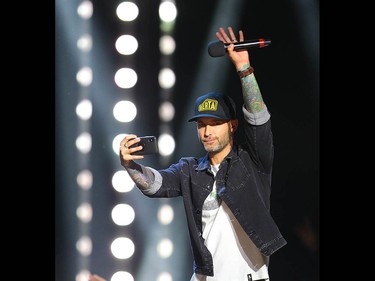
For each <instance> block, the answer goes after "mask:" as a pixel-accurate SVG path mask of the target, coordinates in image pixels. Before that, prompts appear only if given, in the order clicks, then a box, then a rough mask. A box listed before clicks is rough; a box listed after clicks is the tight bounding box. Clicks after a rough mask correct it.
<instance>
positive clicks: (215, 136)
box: [197, 117, 234, 152]
mask: <svg viewBox="0 0 375 281" xmlns="http://www.w3.org/2000/svg"><path fill="white" fill-rule="evenodd" d="M197 130H198V137H199V140H200V141H201V143H202V144H203V146H204V149H205V150H206V151H207V152H220V151H222V150H223V149H224V148H225V147H227V146H228V145H229V144H230V143H231V140H232V132H234V131H233V130H232V125H231V120H221V119H217V118H212V117H201V118H198V119H197Z"/></svg>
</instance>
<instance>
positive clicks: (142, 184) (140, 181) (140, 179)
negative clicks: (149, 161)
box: [126, 162, 154, 190]
mask: <svg viewBox="0 0 375 281" xmlns="http://www.w3.org/2000/svg"><path fill="white" fill-rule="evenodd" d="M126 171H127V172H128V174H129V176H130V177H131V179H132V180H133V181H134V183H135V184H136V185H137V186H138V187H139V188H141V189H144V190H145V189H149V188H151V185H152V183H153V180H154V179H153V178H151V177H150V176H149V175H148V174H147V173H144V172H143V169H142V167H141V166H140V165H139V164H136V163H135V162H133V163H132V165H131V166H129V167H126Z"/></svg>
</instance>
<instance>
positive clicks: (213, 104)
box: [198, 99, 219, 112]
mask: <svg viewBox="0 0 375 281" xmlns="http://www.w3.org/2000/svg"><path fill="white" fill-rule="evenodd" d="M218 104H219V102H218V101H217V100H213V99H205V100H204V101H203V102H202V103H201V104H200V105H198V112H201V111H217V106H218Z"/></svg>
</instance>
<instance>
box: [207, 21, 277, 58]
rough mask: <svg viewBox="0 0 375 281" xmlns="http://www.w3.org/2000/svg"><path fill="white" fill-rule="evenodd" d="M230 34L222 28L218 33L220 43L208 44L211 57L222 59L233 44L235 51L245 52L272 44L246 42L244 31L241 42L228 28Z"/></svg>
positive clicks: (240, 32)
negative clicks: (245, 50)
mask: <svg viewBox="0 0 375 281" xmlns="http://www.w3.org/2000/svg"><path fill="white" fill-rule="evenodd" d="M228 33H229V36H230V37H229V36H228V35H227V33H226V32H225V30H224V28H222V27H221V28H220V32H216V37H217V39H219V40H218V41H213V42H211V43H209V44H208V54H209V55H210V56H211V57H221V56H224V55H225V52H227V51H228V50H227V48H228V47H229V46H230V45H231V44H233V45H234V47H233V50H234V51H237V50H244V49H250V48H263V47H266V46H268V45H270V44H271V40H269V39H267V40H266V39H254V40H247V41H245V40H244V35H243V32H242V30H240V31H239V42H238V41H237V39H236V35H235V34H234V32H233V29H232V27H230V26H229V27H228Z"/></svg>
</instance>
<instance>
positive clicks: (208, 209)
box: [190, 165, 269, 281]
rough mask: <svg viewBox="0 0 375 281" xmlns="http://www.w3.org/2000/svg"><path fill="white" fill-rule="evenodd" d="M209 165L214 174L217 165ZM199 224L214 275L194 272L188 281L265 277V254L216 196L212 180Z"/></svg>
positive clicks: (221, 280) (236, 280) (266, 275)
mask: <svg viewBox="0 0 375 281" xmlns="http://www.w3.org/2000/svg"><path fill="white" fill-rule="evenodd" d="M211 168H212V171H213V173H214V175H216V173H217V171H218V168H219V165H215V166H211ZM202 227H203V234H202V235H203V238H204V239H205V245H206V246H207V248H208V250H209V251H210V253H211V254H212V258H213V263H214V276H204V275H200V274H195V273H194V274H193V276H192V277H191V280H190V281H249V280H253V281H254V280H258V279H266V278H269V277H268V261H269V259H268V257H266V256H264V255H262V254H261V253H260V252H259V250H258V249H257V248H256V247H255V245H254V243H253V242H252V241H251V239H250V238H249V237H248V236H247V234H246V233H245V231H244V230H243V229H242V227H241V226H240V224H239V223H238V221H237V219H236V218H235V217H234V215H233V213H232V212H231V211H230V209H229V208H228V206H227V205H226V204H225V202H222V200H221V199H220V198H219V197H218V195H217V194H216V184H214V186H213V189H212V192H211V193H210V194H209V195H208V197H207V198H206V200H205V202H204V204H203V210H202ZM250 274H251V275H250ZM250 276H251V277H250Z"/></svg>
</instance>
